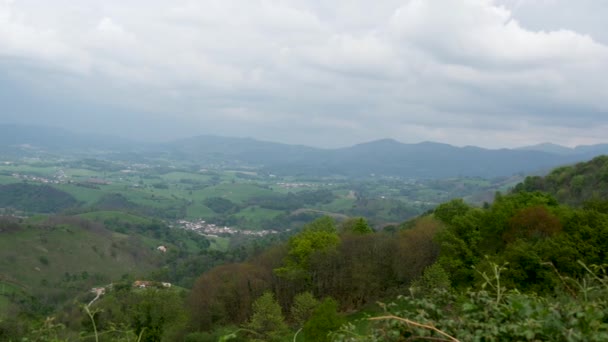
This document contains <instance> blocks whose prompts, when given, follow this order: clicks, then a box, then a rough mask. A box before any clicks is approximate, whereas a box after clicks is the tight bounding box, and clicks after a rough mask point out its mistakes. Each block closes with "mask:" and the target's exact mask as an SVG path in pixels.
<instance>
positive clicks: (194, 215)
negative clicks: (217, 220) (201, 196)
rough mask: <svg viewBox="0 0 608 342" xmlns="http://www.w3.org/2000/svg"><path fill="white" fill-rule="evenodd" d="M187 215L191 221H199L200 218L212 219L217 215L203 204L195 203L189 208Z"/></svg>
mask: <svg viewBox="0 0 608 342" xmlns="http://www.w3.org/2000/svg"><path fill="white" fill-rule="evenodd" d="M186 215H187V216H188V218H190V219H198V218H212V217H214V216H215V215H216V214H215V212H214V211H213V210H211V209H210V208H209V207H207V206H205V205H203V204H201V203H194V204H192V205H190V206H188V208H187V209H186Z"/></svg>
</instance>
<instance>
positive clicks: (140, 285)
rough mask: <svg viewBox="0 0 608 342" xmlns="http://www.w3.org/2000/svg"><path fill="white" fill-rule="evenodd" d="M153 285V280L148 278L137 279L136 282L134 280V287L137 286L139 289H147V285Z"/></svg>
mask: <svg viewBox="0 0 608 342" xmlns="http://www.w3.org/2000/svg"><path fill="white" fill-rule="evenodd" d="M152 285H153V284H152V282H151V281H146V280H136V281H135V282H133V287H136V288H138V289H145V288H146V287H150V286H152Z"/></svg>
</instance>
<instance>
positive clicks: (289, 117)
mask: <svg viewBox="0 0 608 342" xmlns="http://www.w3.org/2000/svg"><path fill="white" fill-rule="evenodd" d="M594 3H597V2H591V1H586V0H585V1H582V2H581V4H582V5H580V6H579V5H576V4H574V3H573V2H567V3H565V2H564V1H562V0H555V1H532V0H528V1H512V0H496V1H491V0H386V1H382V2H380V3H378V4H374V6H371V5H370V4H369V2H366V1H362V0H349V1H347V0H336V1H335V2H332V3H331V5H330V4H329V3H327V2H324V1H318V0H294V1H289V2H288V1H278V0H254V1H249V0H247V1H245V0H227V1H225V0H222V1H220V0H208V1H188V0H177V1H172V2H170V3H167V2H164V1H160V0H150V1H143V0H135V1H130V2H128V3H125V2H122V1H116V0H106V1H101V0H92V1H87V2H72V1H68V0H57V2H54V3H53V5H50V4H49V3H47V2H43V1H41V0H38V1H36V0H32V1H28V2H20V1H6V0H4V1H0V58H1V60H0V71H6V72H7V73H9V74H10V79H11V80H12V81H13V82H16V83H19V84H21V85H23V84H25V86H24V87H25V88H28V87H29V89H30V90H31V93H32V94H38V95H40V96H43V97H46V98H49V99H53V101H52V102H53V103H55V104H56V106H57V107H58V109H57V110H53V111H49V113H51V112H52V113H57V112H61V110H60V108H59V107H61V106H62V103H63V105H65V106H67V105H69V102H70V100H71V99H70V96H76V97H78V99H79V100H80V101H82V102H83V106H84V104H86V103H88V104H89V105H90V106H98V107H100V108H118V109H117V110H116V111H117V112H120V113H121V114H120V116H122V119H123V120H124V119H125V118H124V116H125V115H128V116H130V118H129V120H128V121H129V122H141V123H142V124H141V125H140V127H142V128H144V130H145V127H146V122H147V121H149V120H146V119H148V118H154V120H157V121H159V122H161V121H162V122H163V123H165V124H166V126H165V128H166V129H167V130H168V131H171V130H174V135H179V134H192V133H220V134H227V135H232V134H236V135H250V136H255V137H259V138H265V139H270V140H276V139H283V140H284V141H287V142H295V143H308V144H318V143H320V142H319V141H320V140H323V141H322V144H330V145H347V144H350V143H354V142H357V141H361V140H370V139H373V138H383V137H395V138H398V139H401V140H405V141H419V140H433V139H438V140H441V141H445V142H450V143H454V144H468V143H471V142H473V143H474V142H475V141H477V143H478V144H483V145H487V146H505V145H513V144H515V143H514V141H518V142H520V141H532V142H534V141H537V142H540V141H543V140H552V141H556V142H565V143H569V142H572V141H583V140H585V139H587V140H588V138H586V137H585V135H584V128H585V127H586V128H589V129H591V128H593V129H596V128H597V127H601V126H603V125H608V116H607V115H606V114H607V112H608V84H607V83H608V81H607V80H608V77H607V76H608V62H607V61H608V47H607V46H606V45H605V44H604V43H602V40H601V38H600V39H599V40H598V37H601V36H602V33H601V32H600V33H598V32H599V31H602V30H598V29H594V28H593V26H585V24H584V22H585V21H586V19H585V16H582V15H580V16H579V19H578V21H577V20H570V21H568V22H567V23H568V24H569V26H568V25H566V26H563V25H561V24H558V23H555V22H549V21H548V20H547V19H546V18H545V17H547V16H546V15H544V13H545V12H542V13H540V14H539V13H538V11H539V9H541V8H542V9H543V11H551V10H552V9H554V10H556V11H557V10H558V9H560V11H561V10H562V9H561V8H562V7H560V6H567V7H569V8H574V9H576V11H573V13H587V12H589V13H592V12H593V15H595V16H596V17H605V15H608V7H607V6H603V5H593V4H594ZM585 9H586V10H585ZM577 11H578V12H577ZM585 11H587V12H585ZM602 11H603V12H602ZM597 12H599V13H597ZM519 13H521V16H518V14H519ZM539 22H544V23H545V26H542V25H540V26H539V25H538V24H537V23H539ZM535 23H536V24H537V25H536V26H534V25H532V24H535ZM564 25H565V24H564ZM602 28H603V27H602ZM57 71H60V73H59V74H57ZM13 101H19V99H14V100H13ZM15 108H26V107H24V106H15ZM85 112H86V111H85ZM91 112H94V113H91V114H87V113H82V114H81V115H82V116H83V119H82V120H81V121H83V120H84V121H86V119H87V115H88V116H89V117H90V119H91V120H98V119H99V118H98V116H99V115H101V116H105V117H106V118H118V117H119V116H118V115H117V114H113V113H111V112H108V113H106V114H99V113H98V112H97V111H91ZM20 113H21V114H22V115H25V116H29V117H30V118H34V117H37V118H40V117H43V116H44V113H28V112H27V111H26V110H25V109H23V110H21V112H20ZM125 113H130V114H125ZM49 115H51V114H49ZM52 115H56V114H52ZM62 120H63V119H62ZM154 120H152V121H154ZM55 121H60V120H59V119H56V120H55ZM110 121H111V120H110ZM65 122H66V123H65V124H66V125H69V124H70V123H69V121H68V120H66V121H65ZM150 127H151V126H150ZM323 127H325V128H323ZM546 127H552V128H551V129H545V128H546ZM210 130H213V132H212V131H210ZM278 130H281V134H278V133H277V131H278ZM125 131H127V132H130V130H129V129H128V128H125ZM150 131H151V132H152V131H154V132H156V131H158V129H156V128H154V129H152V128H150ZM319 132H325V133H323V136H324V137H325V138H324V139H315V138H313V136H315V134H316V133H319ZM329 132H333V134H330V133H329ZM487 132H493V133H487ZM568 132H569V133H568ZM142 134H143V133H142ZM155 134H156V133H155ZM569 134H571V136H569ZM167 135H171V133H167ZM475 136H479V137H480V138H479V139H475V138H474V137H475ZM592 136H593V139H597V140H601V136H600V135H597V134H595V135H592ZM585 141H586V140H585Z"/></svg>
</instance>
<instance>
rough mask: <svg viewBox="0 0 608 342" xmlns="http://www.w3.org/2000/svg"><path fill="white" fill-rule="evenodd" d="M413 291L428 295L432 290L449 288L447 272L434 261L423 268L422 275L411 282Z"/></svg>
mask: <svg viewBox="0 0 608 342" xmlns="http://www.w3.org/2000/svg"><path fill="white" fill-rule="evenodd" d="M412 288H413V291H414V293H416V294H422V295H428V294H430V293H432V292H433V291H434V290H447V289H449V288H450V277H449V275H448V273H447V272H446V271H445V270H444V269H443V267H441V265H439V264H437V263H435V264H433V265H431V266H429V267H427V268H426V269H425V270H424V273H423V274H422V277H420V278H418V279H416V280H415V281H414V283H413V284H412Z"/></svg>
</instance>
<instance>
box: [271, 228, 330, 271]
mask: <svg viewBox="0 0 608 342" xmlns="http://www.w3.org/2000/svg"><path fill="white" fill-rule="evenodd" d="M339 243H340V238H339V237H338V233H337V230H336V226H335V224H334V221H333V219H331V218H330V217H327V216H325V217H321V218H319V219H317V220H315V221H313V222H312V223H310V224H309V225H307V226H306V227H304V230H303V231H302V232H300V233H299V234H297V235H295V236H293V237H292V238H291V239H290V240H289V243H288V248H289V251H288V252H287V257H286V258H285V260H284V266H283V267H280V268H277V269H276V270H275V271H276V273H277V274H278V275H279V276H283V277H287V278H290V279H305V280H310V277H311V274H310V272H309V271H310V258H311V256H312V255H313V254H314V253H316V252H323V251H327V250H330V249H332V248H334V247H336V246H337V245H338V244H339Z"/></svg>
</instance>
